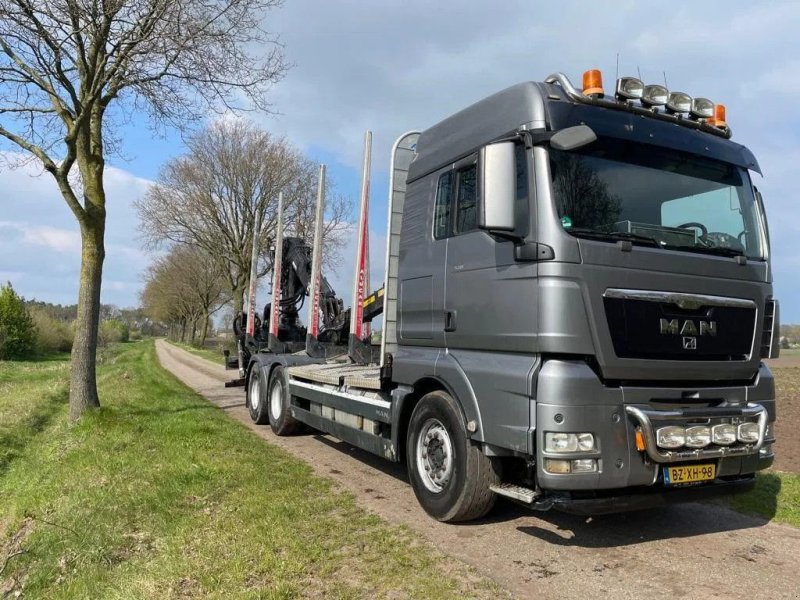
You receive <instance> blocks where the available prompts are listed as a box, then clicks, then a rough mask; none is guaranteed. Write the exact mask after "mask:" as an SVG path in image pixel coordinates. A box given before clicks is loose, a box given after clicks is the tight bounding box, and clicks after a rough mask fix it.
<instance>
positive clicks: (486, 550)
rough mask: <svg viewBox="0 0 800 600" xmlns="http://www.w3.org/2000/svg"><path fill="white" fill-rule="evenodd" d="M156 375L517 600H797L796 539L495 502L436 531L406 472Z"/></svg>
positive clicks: (648, 515)
mask: <svg viewBox="0 0 800 600" xmlns="http://www.w3.org/2000/svg"><path fill="white" fill-rule="evenodd" d="M156 348H157V351H158V356H159V359H160V360H161V364H162V365H163V366H164V367H165V368H167V369H168V370H169V371H171V372H172V373H174V374H175V375H176V376H177V377H178V378H179V379H181V380H182V381H184V382H185V383H186V384H187V385H188V386H189V387H191V388H193V389H194V390H196V391H197V392H199V393H200V394H202V395H203V396H205V397H206V398H208V400H209V401H211V402H213V403H214V404H216V405H217V406H219V407H220V408H221V409H222V410H224V411H225V412H226V413H228V415H230V417H231V418H233V419H237V420H239V421H241V422H242V423H244V424H246V425H247V426H248V427H250V428H251V429H253V430H254V431H256V432H257V433H258V435H259V436H261V437H263V438H264V439H265V440H267V441H268V442H269V443H271V444H275V445H277V446H280V447H281V448H285V449H286V450H287V451H289V452H290V453H292V454H294V455H295V456H297V457H298V458H300V459H302V460H304V461H306V462H307V463H308V464H310V465H311V466H312V467H313V469H314V470H315V471H316V472H317V473H318V474H320V475H322V476H325V477H328V478H330V479H332V480H334V481H335V482H337V483H338V484H339V485H340V486H342V487H343V488H346V489H347V490H349V491H350V492H352V493H353V494H354V495H355V497H356V498H357V500H358V502H359V503H360V504H361V505H362V506H364V507H365V508H366V509H368V510H370V511H372V512H374V513H376V514H378V515H380V516H381V517H383V518H385V519H387V520H388V521H391V522H394V523H399V524H402V525H406V526H408V527H410V528H411V529H413V530H415V531H416V532H417V533H418V534H420V535H421V536H422V537H424V538H426V539H427V540H428V541H429V542H430V543H431V544H432V545H433V546H435V547H436V548H438V549H439V550H440V551H442V552H444V553H445V554H448V555H450V556H452V557H454V558H456V559H459V560H461V561H463V562H465V563H467V564H469V565H472V566H474V567H475V568H476V569H477V570H478V572H479V573H480V574H482V575H485V576H487V577H490V578H491V579H493V580H495V581H496V582H497V583H498V584H499V585H501V586H502V587H503V588H505V589H507V590H508V591H509V592H510V593H511V594H512V595H514V596H518V597H520V598H531V597H537V598H555V597H558V598H580V599H586V598H597V597H614V598H645V597H666V598H670V597H672V598H704V599H706V600H711V599H716V598H720V599H721V598H748V599H752V598H770V599H772V598H800V530H799V529H795V528H792V527H788V526H782V525H775V524H771V523H766V522H764V521H763V520H760V519H755V518H751V517H747V516H743V515H741V514H738V513H736V512H733V511H730V510H728V509H726V508H722V507H720V506H715V505H710V504H685V505H680V506H675V507H670V508H668V509H661V510H652V511H644V512H638V513H630V514H627V515H611V516H602V517H594V518H592V519H586V518H581V517H575V516H571V515H566V514H561V513H558V512H549V513H531V512H528V511H526V510H525V509H523V508H521V507H518V506H517V505H515V504H513V503H510V502H505V501H501V502H498V505H497V506H496V507H495V509H494V510H493V511H492V512H491V513H490V514H489V516H488V517H487V518H485V519H483V520H481V521H478V522H476V523H469V524H463V525H444V524H441V523H438V522H436V521H434V520H433V519H431V518H430V517H428V516H427V515H426V514H425V513H424V512H423V511H422V509H421V508H420V507H419V505H418V504H417V502H416V499H415V498H414V493H413V492H412V491H411V488H410V487H409V485H408V483H407V480H406V474H405V469H404V468H403V467H401V466H398V465H395V464H393V463H389V462H386V461H384V460H382V459H380V458H378V457H374V456H372V455H370V454H368V453H366V452H363V451H361V450H358V449H356V448H353V447H352V446H350V445H349V444H345V443H343V442H339V441H338V440H335V439H334V438H331V437H329V436H323V435H305V436H298V437H281V438H279V437H276V436H275V435H273V433H272V430H271V429H270V428H269V426H258V425H254V424H253V423H252V422H251V421H250V417H249V415H248V412H247V409H246V408H245V406H244V391H243V389H242V388H229V389H226V388H225V387H224V386H223V382H224V381H226V380H228V379H230V378H231V375H232V373H233V372H231V371H228V372H226V371H225V370H224V369H223V367H222V366H221V365H215V364H213V363H211V362H209V361H207V360H204V359H202V358H199V357H197V356H195V355H192V354H190V353H188V352H186V351H184V350H181V349H178V348H176V347H175V346H171V345H170V344H168V343H166V342H164V341H161V340H159V341H158V342H157V343H156Z"/></svg>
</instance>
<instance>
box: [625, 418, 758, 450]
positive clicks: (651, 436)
mask: <svg viewBox="0 0 800 600" xmlns="http://www.w3.org/2000/svg"><path fill="white" fill-rule="evenodd" d="M625 412H627V413H628V414H629V415H630V416H632V417H633V418H634V419H635V420H636V422H637V423H638V425H639V427H640V428H641V432H642V435H643V436H644V441H645V451H646V452H647V455H648V456H649V457H650V458H651V459H652V460H653V461H654V462H657V463H670V462H680V461H690V460H700V459H708V458H725V457H728V456H744V455H748V454H755V453H756V452H758V451H759V450H761V447H762V446H763V445H764V441H765V438H766V431H767V419H768V414H767V410H766V409H765V408H764V407H763V406H760V405H758V404H747V405H746V406H744V407H720V408H714V407H711V408H682V409H673V410H650V409H645V408H639V407H636V406H626V407H625ZM730 418H740V419H741V418H743V419H758V420H757V423H758V441H757V442H755V443H752V444H740V445H736V446H714V447H706V448H686V449H680V450H664V449H661V448H659V447H658V444H657V440H656V432H655V428H654V427H653V422H654V421H656V422H658V421H673V422H674V421H687V422H688V421H693V422H697V421H700V420H705V421H713V420H717V419H719V420H721V419H730Z"/></svg>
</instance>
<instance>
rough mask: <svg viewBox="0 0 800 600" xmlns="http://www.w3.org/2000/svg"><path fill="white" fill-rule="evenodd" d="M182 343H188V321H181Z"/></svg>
mask: <svg viewBox="0 0 800 600" xmlns="http://www.w3.org/2000/svg"><path fill="white" fill-rule="evenodd" d="M180 341H181V342H185V341H186V319H181V340H180Z"/></svg>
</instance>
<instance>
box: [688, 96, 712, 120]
mask: <svg viewBox="0 0 800 600" xmlns="http://www.w3.org/2000/svg"><path fill="white" fill-rule="evenodd" d="M692 116H693V117H697V118H698V119H709V118H711V117H713V116H714V103H713V102H712V101H711V100H709V99H708V98H695V99H694V100H692Z"/></svg>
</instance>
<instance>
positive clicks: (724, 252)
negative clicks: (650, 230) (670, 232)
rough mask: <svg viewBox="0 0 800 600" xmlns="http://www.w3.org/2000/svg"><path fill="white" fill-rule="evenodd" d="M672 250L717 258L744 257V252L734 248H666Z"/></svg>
mask: <svg viewBox="0 0 800 600" xmlns="http://www.w3.org/2000/svg"><path fill="white" fill-rule="evenodd" d="M667 248H670V249H672V250H685V251H687V252H697V253H698V254H718V255H719V256H744V252H742V251H741V250H736V249H734V248H722V247H720V246H667Z"/></svg>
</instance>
